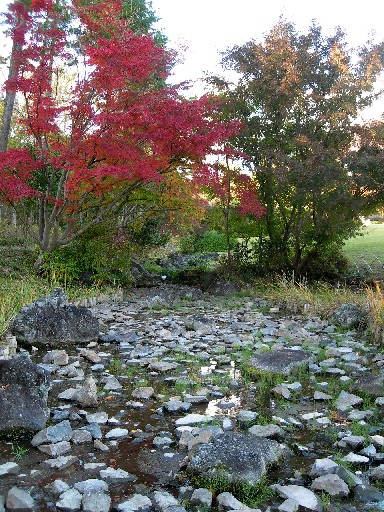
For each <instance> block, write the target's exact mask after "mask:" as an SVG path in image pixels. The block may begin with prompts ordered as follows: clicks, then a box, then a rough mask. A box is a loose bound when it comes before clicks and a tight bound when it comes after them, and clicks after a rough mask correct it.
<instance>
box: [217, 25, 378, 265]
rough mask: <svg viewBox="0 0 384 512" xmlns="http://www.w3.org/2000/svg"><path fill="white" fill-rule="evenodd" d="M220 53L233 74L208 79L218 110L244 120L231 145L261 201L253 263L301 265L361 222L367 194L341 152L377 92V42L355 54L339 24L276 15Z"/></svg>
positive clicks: (347, 150)
mask: <svg viewBox="0 0 384 512" xmlns="http://www.w3.org/2000/svg"><path fill="white" fill-rule="evenodd" d="M223 62H224V65H225V66H227V67H228V68H231V69H233V70H235V71H236V72H237V73H239V76H240V78H239V80H238V82H237V83H236V84H235V85H234V86H230V85H229V84H226V83H225V82H223V81H222V80H216V81H215V80H213V83H215V85H216V86H218V87H220V89H221V90H222V93H223V94H224V95H225V97H226V98H227V104H226V108H225V109H224V113H223V115H225V116H226V117H227V118H231V117H233V116H234V117H236V118H240V119H242V120H243V129H242V130H241V131H240V133H239V134H238V135H236V136H235V137H234V138H233V140H232V145H233V146H234V147H235V148H236V149H237V150H238V151H241V152H243V153H245V154H247V155H248V163H247V165H248V168H249V171H250V172H251V173H252V176H253V180H254V182H255V183H256V184H257V188H258V195H259V199H260V201H261V203H262V204H263V205H264V207H265V214H264V215H263V217H261V219H260V221H259V224H260V233H259V240H258V245H257V246H256V247H255V249H256V251H257V254H258V258H257V263H258V265H259V266H260V267H261V269H262V270H263V271H264V272H265V271H267V272H275V271H282V270H283V271H286V272H290V271H291V270H294V271H295V274H296V275H299V274H301V275H303V274H304V275H305V273H306V272H308V271H310V270H311V265H313V264H312V262H313V261H314V260H316V259H317V260H318V261H319V263H318V264H317V265H316V266H317V267H318V268H319V265H321V266H323V265H324V263H325V264H326V263H327V262H326V261H325V262H324V255H325V254H326V253H327V252H328V254H329V256H330V258H331V260H332V259H333V258H334V257H333V255H332V253H333V252H334V250H335V248H336V247H337V246H338V245H340V244H341V242H342V241H343V240H344V239H346V238H348V237H350V236H352V235H353V234H354V233H355V231H356V229H357V228H358V226H359V219H358V215H359V211H361V209H362V208H363V205H364V204H365V198H364V197H363V195H362V194H357V192H356V190H357V186H356V182H354V179H353V178H354V175H355V174H353V175H352V174H351V172H350V171H349V169H348V167H347V159H346V156H347V155H349V153H350V150H351V147H352V144H353V142H354V141H355V140H356V139H355V134H356V133H357V131H358V128H357V126H356V125H355V124H354V120H355V119H356V117H357V114H358V111H359V109H360V108H362V107H364V106H367V105H369V104H370V102H371V101H372V100H373V98H374V93H373V86H374V83H375V81H376V79H377V77H378V75H379V74H380V72H381V70H382V67H383V46H382V45H378V46H372V45H369V44H368V45H367V46H366V47H364V48H362V49H361V50H360V51H359V54H358V56H357V57H356V55H355V53H353V52H352V51H350V50H349V49H348V48H347V45H346V43H345V39H344V34H343V33H342V32H341V31H340V30H337V31H336V32H335V34H334V35H332V36H329V37H325V36H323V35H322V33H321V28H320V27H319V26H317V25H316V24H313V25H312V26H310V27H309V30H308V32H307V33H306V34H299V33H298V32H297V31H296V29H295V27H294V25H292V24H290V23H288V22H286V21H284V20H280V22H279V23H278V24H277V25H276V26H275V27H273V28H272V30H271V31H270V33H269V34H267V35H266V36H265V39H264V41H263V42H262V43H257V42H256V41H250V42H248V43H246V44H245V45H243V46H236V47H234V48H233V49H231V50H229V51H228V52H227V53H226V55H225V57H224V61H223ZM362 174H363V173H362ZM326 251H327V252H326ZM319 258H320V259H319ZM322 260H323V261H322Z"/></svg>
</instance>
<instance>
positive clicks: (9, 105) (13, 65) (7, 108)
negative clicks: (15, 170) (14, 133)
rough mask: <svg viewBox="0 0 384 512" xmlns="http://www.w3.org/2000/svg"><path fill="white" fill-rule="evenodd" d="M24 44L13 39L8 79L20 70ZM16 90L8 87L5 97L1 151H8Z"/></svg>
mask: <svg viewBox="0 0 384 512" xmlns="http://www.w3.org/2000/svg"><path fill="white" fill-rule="evenodd" d="M21 48H22V45H21V43H18V42H16V41H13V45H12V53H11V60H10V63H9V72H8V80H10V79H12V78H14V77H15V76H16V75H17V73H18V71H19V64H20V60H19V52H20V51H21ZM15 98H16V92H15V91H14V90H12V89H10V88H9V87H7V88H6V93H5V98H4V110H3V119H2V124H1V132H0V151H7V148H8V140H9V134H10V132H11V121H12V114H13V108H14V106H15Z"/></svg>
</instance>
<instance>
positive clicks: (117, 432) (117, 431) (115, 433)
mask: <svg viewBox="0 0 384 512" xmlns="http://www.w3.org/2000/svg"><path fill="white" fill-rule="evenodd" d="M128 436H129V430H128V429H127V428H120V427H117V428H113V429H112V430H110V431H109V432H107V433H106V434H105V439H109V440H111V439H126V438H127V437H128Z"/></svg>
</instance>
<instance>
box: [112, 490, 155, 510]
mask: <svg viewBox="0 0 384 512" xmlns="http://www.w3.org/2000/svg"><path fill="white" fill-rule="evenodd" d="M116 508H117V510H118V511H119V512H150V511H151V510H152V501H151V500H150V499H149V498H148V497H147V496H143V495H142V494H134V495H133V496H132V498H129V499H128V500H126V501H123V502H122V503H120V504H119V505H117V507H116Z"/></svg>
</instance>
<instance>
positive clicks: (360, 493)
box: [355, 485, 384, 503]
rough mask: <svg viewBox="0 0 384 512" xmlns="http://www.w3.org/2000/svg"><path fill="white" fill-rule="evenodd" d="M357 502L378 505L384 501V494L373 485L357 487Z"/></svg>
mask: <svg viewBox="0 0 384 512" xmlns="http://www.w3.org/2000/svg"><path fill="white" fill-rule="evenodd" d="M355 500H356V501H359V502H360V503H376V502H378V501H384V494H383V493H382V492H381V491H380V490H379V489H377V488H376V487H373V486H371V485H357V486H356V487H355Z"/></svg>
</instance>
